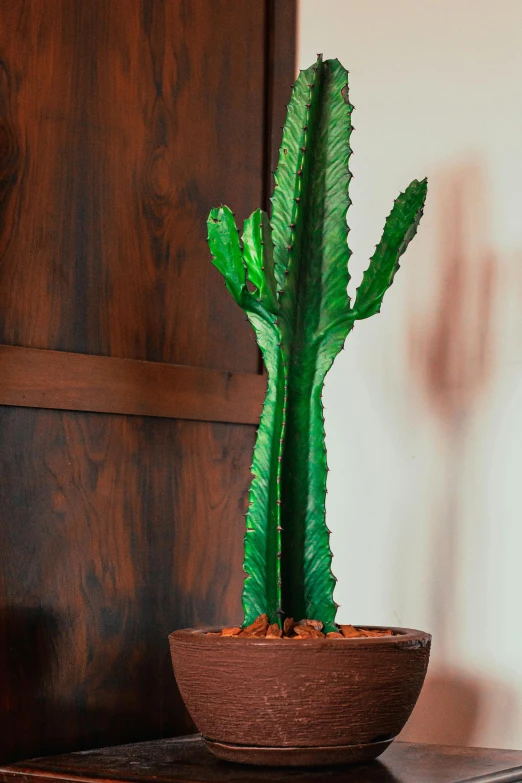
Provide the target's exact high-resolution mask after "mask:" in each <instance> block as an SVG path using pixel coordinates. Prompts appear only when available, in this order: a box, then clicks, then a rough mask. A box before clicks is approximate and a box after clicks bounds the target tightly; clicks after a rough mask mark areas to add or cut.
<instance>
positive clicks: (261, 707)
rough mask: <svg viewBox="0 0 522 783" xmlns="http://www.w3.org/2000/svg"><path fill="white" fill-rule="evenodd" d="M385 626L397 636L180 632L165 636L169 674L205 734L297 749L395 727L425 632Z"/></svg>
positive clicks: (417, 678)
mask: <svg viewBox="0 0 522 783" xmlns="http://www.w3.org/2000/svg"><path fill="white" fill-rule="evenodd" d="M207 630H211V629H207ZM393 630H395V631H396V632H397V633H400V635H397V636H384V637H379V638H369V639H364V638H363V639H327V638H324V639H304V640H299V641H296V640H293V639H266V638H259V639H256V638H253V637H252V638H241V637H237V638H234V637H230V636H229V637H223V636H212V635H209V634H208V633H205V632H204V631H202V630H201V631H199V630H178V631H175V632H174V633H172V634H170V636H169V640H170V650H171V654H172V664H173V667H174V673H175V675H176V682H177V684H178V687H179V689H180V692H181V695H182V696H183V700H184V701H185V704H186V705H187V708H188V710H189V712H190V714H191V716H192V718H193V719H194V722H195V724H196V726H197V727H198V729H199V731H200V732H201V733H202V735H203V736H204V737H206V738H208V739H210V740H213V741H216V742H222V743H226V744H233V745H241V746H245V745H249V746H255V747H257V748H259V747H267V748H270V747H273V748H297V747H300V748H303V750H304V749H306V748H313V747H327V746H346V745H359V744H368V743H378V742H380V741H381V742H384V741H386V740H391V739H394V738H395V737H396V736H397V735H398V734H399V732H400V731H401V729H402V728H403V727H404V724H405V723H406V721H407V719H408V718H409V716H410V713H411V711H412V709H413V707H414V706H415V702H416V701H417V698H418V696H419V693H420V690H421V688H422V684H423V682H424V677H425V675H426V669H427V667H428V660H429V653H430V642H431V637H430V636H429V634H424V633H422V632H420V631H407V630H406V629H393ZM254 684H255V685H254ZM383 749H384V748H382V749H381V752H382V750H383ZM308 763H309V762H308ZM321 763H322V762H321Z"/></svg>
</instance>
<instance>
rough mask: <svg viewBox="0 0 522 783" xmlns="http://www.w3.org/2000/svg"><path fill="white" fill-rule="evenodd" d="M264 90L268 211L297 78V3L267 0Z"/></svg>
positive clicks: (264, 200)
mask: <svg viewBox="0 0 522 783" xmlns="http://www.w3.org/2000/svg"><path fill="white" fill-rule="evenodd" d="M266 13H267V27H268V34H267V37H266V57H265V67H266V79H265V84H266V89H265V101H266V103H265V122H266V130H265V138H266V146H265V182H264V194H263V209H265V210H266V211H267V212H269V211H270V208H271V205H270V201H269V199H270V196H271V194H272V190H273V187H274V177H273V174H274V171H275V169H276V167H277V160H278V156H279V147H280V146H281V138H282V135H283V125H284V122H285V117H286V104H287V103H288V101H289V99H290V93H291V89H292V85H293V84H294V81H295V78H296V45H297V4H296V3H295V2H292V1H290V2H287V0H285V2H281V0H267V12H266Z"/></svg>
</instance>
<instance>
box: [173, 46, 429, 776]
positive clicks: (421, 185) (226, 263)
mask: <svg viewBox="0 0 522 783" xmlns="http://www.w3.org/2000/svg"><path fill="white" fill-rule="evenodd" d="M352 109H353V107H352V106H351V105H350V103H349V100H348V78H347V71H346V70H345V69H344V68H343V66H342V65H341V64H340V63H339V62H338V61H337V60H326V61H324V62H323V61H322V59H321V58H320V57H319V59H318V60H317V62H316V63H315V64H314V65H313V66H311V67H310V68H308V69H307V70H305V71H301V73H300V75H299V77H298V79H297V81H296V83H295V85H294V88H293V91H292V97H291V100H290V103H289V105H288V111H287V119H286V124H285V127H284V130H283V139H282V144H281V149H280V153H279V162H278V166H277V171H276V173H275V187H274V192H273V196H272V199H271V202H272V214H271V216H270V217H269V216H268V215H267V214H266V213H265V212H262V211H261V210H259V209H258V210H256V211H255V212H254V213H253V214H252V215H251V216H250V217H249V218H248V219H247V220H246V221H245V223H244V228H243V233H242V237H241V240H240V237H239V232H238V229H237V227H236V224H235V220H234V215H233V213H232V211H231V210H230V209H229V208H228V207H226V206H221V207H218V208H216V209H213V210H212V211H211V213H210V216H209V219H208V239H209V246H210V251H211V254H212V258H213V262H214V264H215V265H216V267H217V268H218V269H219V270H220V272H221V273H222V274H223V276H224V278H225V283H226V286H227V288H228V289H229V291H230V293H231V294H232V296H233V298H234V300H235V301H236V302H237V304H238V305H239V306H240V307H241V308H242V309H243V310H244V311H245V313H246V315H247V317H248V319H249V321H250V323H251V325H252V327H253V328H254V331H255V334H256V338H257V342H258V344H259V347H260V349H261V352H262V355H263V359H264V363H265V366H266V369H267V373H268V386H267V392H266V398H265V403H264V407H263V412H262V415H261V420H260V424H259V429H258V433H257V440H256V445H255V449H254V456H253V462H252V474H253V478H252V484H251V489H250V495H249V508H248V512H247V515H246V531H245V561H244V570H245V583H244V590H243V608H244V623H243V625H242V626H238V627H237V628H229V629H215V628H214V629H208V628H207V629H187V630H180V631H175V632H174V633H173V634H171V635H170V645H171V653H172V660H173V666H174V672H175V675H176V678H177V682H178V685H179V688H180V691H181V694H182V696H183V698H184V700H185V702H186V704H187V707H188V709H189V711H190V713H191V715H192V717H193V719H194V721H195V723H196V725H197V726H198V728H199V729H200V730H201V732H202V734H203V737H204V739H205V741H206V742H207V745H208V747H209V748H210V749H211V750H212V751H213V752H214V753H215V754H216V755H218V756H220V757H221V758H224V759H229V760H236V761H243V762H249V763H257V764H289V765H301V764H330V763H339V762H351V761H362V760H368V759H371V758H375V757H376V756H377V755H379V754H380V753H381V752H382V751H383V750H384V749H385V748H386V747H387V746H388V745H389V743H390V742H391V741H392V740H393V738H394V737H395V736H396V735H397V734H398V733H399V731H400V730H401V728H402V727H403V725H404V723H405V722H406V720H407V718H408V716H409V714H410V712H411V710H412V709H413V706H414V704H415V702H416V700H417V697H418V695H419V692H420V689H421V687H422V683H423V680H424V676H425V673H426V668H427V665H428V657H429V648H430V640H431V637H430V636H429V634H426V633H423V632H420V631H414V630H409V629H403V628H382V629H378V628H360V627H357V628H354V627H353V626H339V625H337V624H336V621H335V616H336V609H337V605H336V603H335V601H334V598H333V590H334V585H335V578H334V576H333V574H332V570H331V560H332V553H331V550H330V544H329V530H328V528H327V526H326V521H325V493H326V477H327V465H326V450H325V443H324V422H323V411H322V402H321V393H322V388H323V384H324V379H325V376H326V373H327V372H328V370H329V369H330V367H331V365H332V362H333V360H334V358H335V356H336V355H337V353H338V352H339V351H340V349H341V348H342V347H343V344H344V341H345V339H346V337H347V335H348V333H349V332H350V331H351V330H352V329H353V326H354V324H355V322H356V321H357V320H362V319H365V318H368V317H369V316H372V315H374V314H375V313H378V312H379V310H380V307H381V302H382V299H383V296H384V293H385V291H386V290H387V289H388V287H389V286H390V285H391V283H392V282H393V278H394V276H395V273H396V272H397V270H398V268H399V259H400V257H401V256H402V254H403V253H404V252H405V250H406V248H407V246H408V244H409V242H410V241H411V239H412V238H413V237H414V235H415V233H416V231H417V227H418V224H419V221H420V219H421V216H422V212H423V207H424V202H425V198H426V191H427V182H426V180H425V179H424V180H422V181H417V180H414V181H413V182H412V183H411V184H410V185H409V186H408V188H407V189H406V190H405V191H404V193H401V194H400V195H399V197H398V198H397V199H396V201H395V203H394V206H393V209H392V211H391V213H390V215H389V216H388V218H387V220H386V223H385V227H384V233H383V236H382V239H381V241H380V242H379V244H378V245H377V247H376V250H375V253H374V254H373V256H372V258H371V261H370V264H369V267H368V269H367V270H366V272H365V274H364V277H363V280H362V283H361V285H360V287H359V288H358V290H357V295H356V297H355V301H354V302H353V303H351V301H350V299H349V297H348V294H347V285H348V281H349V275H348V261H349V257H350V251H349V249H348V245H347V234H348V228H347V223H346V212H347V209H348V206H349V204H350V199H349V195H348V186H349V181H350V176H351V175H350V172H349V168H348V161H349V157H350V154H351V149H350V133H351V129H352V125H351V117H352Z"/></svg>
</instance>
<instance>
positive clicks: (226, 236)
mask: <svg viewBox="0 0 522 783" xmlns="http://www.w3.org/2000/svg"><path fill="white" fill-rule="evenodd" d="M207 228H208V244H209V247H210V252H211V253H212V262H213V263H214V266H216V267H217V268H218V269H219V271H220V272H221V274H222V275H223V277H224V278H225V284H226V286H227V288H228V290H229V291H230V293H231V294H232V296H233V297H234V299H235V300H236V302H237V303H238V304H239V305H241V303H242V299H243V294H244V292H245V290H246V271H245V265H244V263H243V258H242V256H241V248H240V246H239V236H238V232H237V228H236V222H235V220H234V215H233V213H232V211H231V210H230V209H229V208H228V207H225V206H221V207H215V208H214V209H211V210H210V214H209V216H208V220H207Z"/></svg>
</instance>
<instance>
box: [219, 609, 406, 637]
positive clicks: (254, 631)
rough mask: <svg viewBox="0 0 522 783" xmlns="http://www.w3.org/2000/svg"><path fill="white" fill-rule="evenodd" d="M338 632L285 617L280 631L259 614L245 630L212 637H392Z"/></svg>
mask: <svg viewBox="0 0 522 783" xmlns="http://www.w3.org/2000/svg"><path fill="white" fill-rule="evenodd" d="M338 628H339V630H338V631H330V632H329V633H326V634H325V633H324V631H323V624H322V622H321V621H320V620H299V622H295V620H294V619H293V618H292V617H287V618H286V620H285V621H284V623H283V628H282V629H281V628H280V627H279V626H278V624H277V623H272V624H270V621H269V619H268V617H267V616H266V614H260V615H259V617H256V619H255V620H254V622H253V623H251V625H248V626H247V627H246V628H240V627H239V626H234V627H233V628H223V630H222V631H218V632H217V633H216V632H214V633H212V634H211V635H212V636H233V637H237V638H239V637H241V636H243V637H247V638H250V639H252V638H254V639H260V638H263V639H281V638H283V639H324V638H328V639H368V638H372V637H378V636H393V635H394V634H393V631H389V630H386V631H374V630H370V629H369V628H358V627H355V626H353V625H339V626H338Z"/></svg>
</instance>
